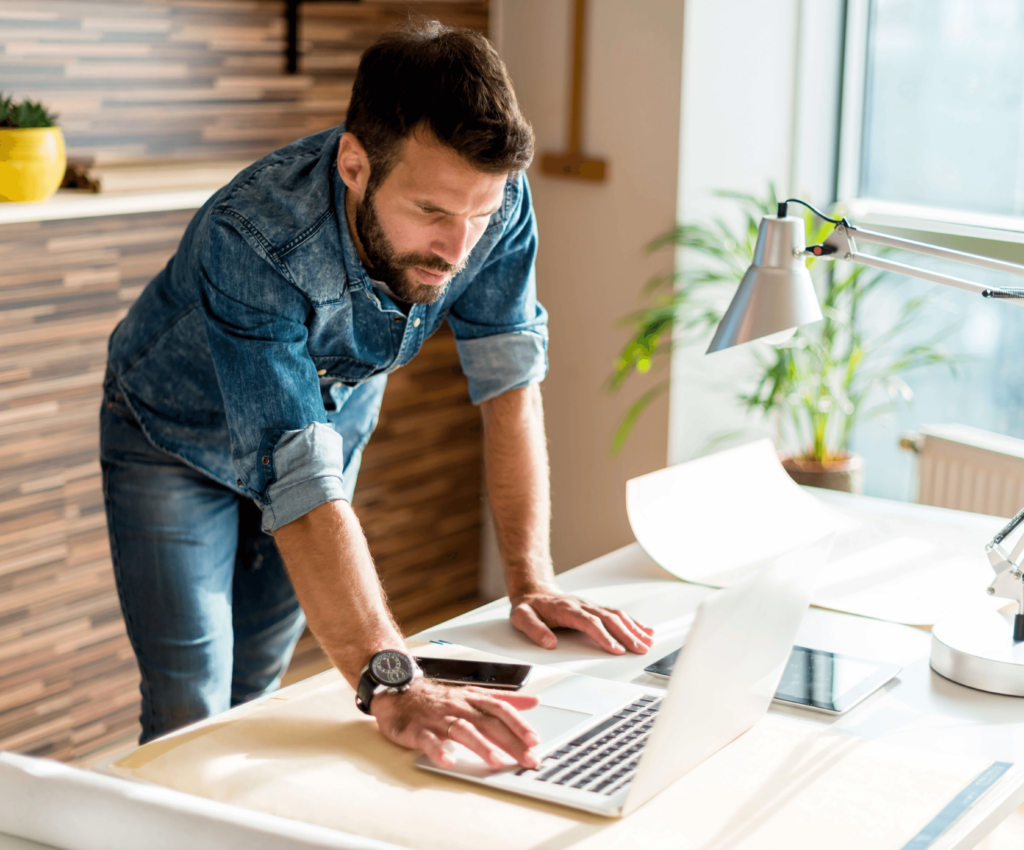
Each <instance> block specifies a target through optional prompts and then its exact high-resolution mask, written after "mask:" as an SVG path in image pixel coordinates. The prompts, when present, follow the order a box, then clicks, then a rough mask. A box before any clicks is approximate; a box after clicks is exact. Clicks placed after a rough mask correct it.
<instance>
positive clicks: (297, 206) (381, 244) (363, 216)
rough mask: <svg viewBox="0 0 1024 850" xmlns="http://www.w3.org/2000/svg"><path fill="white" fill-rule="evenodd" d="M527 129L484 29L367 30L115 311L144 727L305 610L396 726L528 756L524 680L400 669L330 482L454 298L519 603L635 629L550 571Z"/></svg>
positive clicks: (117, 487) (344, 499)
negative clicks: (334, 94)
mask: <svg viewBox="0 0 1024 850" xmlns="http://www.w3.org/2000/svg"><path fill="white" fill-rule="evenodd" d="M532 154H533V133H532V130H531V129H530V126H529V124H527V123H526V121H525V120H524V119H523V117H522V115H521V114H520V112H519V108H518V106H517V104H516V101H515V96H514V94H513V91H512V87H511V83H510V82H509V80H508V77H507V75H506V72H505V69H504V66H503V65H502V63H501V60H500V59H499V58H498V56H497V54H496V53H495V52H494V50H493V48H492V47H491V46H490V44H489V43H488V42H487V41H486V39H484V38H483V37H482V36H479V35H477V34H474V33H470V32H465V31H457V30H453V29H450V28H447V27H443V26H441V25H440V24H437V23H436V22H431V23H427V24H423V25H419V26H411V27H409V28H407V29H405V30H402V31H399V32H395V33H392V34H389V35H386V36H385V37H383V38H382V39H381V40H380V41H379V42H378V43H377V44H375V45H374V46H373V47H371V48H370V49H369V50H368V51H367V52H366V54H365V55H364V56H363V58H362V60H361V62H360V66H359V70H358V73H357V77H356V82H355V86H354V88H353V93H352V102H351V106H350V110H349V115H348V120H347V123H346V125H345V126H344V127H339V128H335V129H333V130H328V131H325V132H323V133H319V134H317V135H314V136H311V137H308V138H305V139H301V140H300V141H298V142H295V143H294V144H292V145H289V146H288V147H286V148H283V149H282V150H279V151H277V152H276V153H273V154H271V155H270V156H268V157H265V158H264V159H262V160H260V161H259V162H257V163H255V164H254V165H252V166H250V167H249V168H247V169H246V170H245V171H243V172H242V173H241V174H239V175H238V177H236V178H235V179H234V180H233V181H232V182H231V183H230V184H229V185H228V186H226V187H225V188H224V189H222V190H220V191H219V192H217V193H216V194H215V195H214V196H213V198H211V199H210V201H209V202H207V204H206V205H205V206H204V207H203V208H202V209H201V210H200V211H199V212H198V213H197V214H196V216H195V218H194V219H193V220H192V222H191V224H190V225H189V226H188V229H187V230H186V232H185V234H184V236H183V237H182V241H181V245H180V246H179V249H178V252H177V253H176V254H175V256H174V257H173V258H172V259H171V261H170V262H169V263H168V265H167V267H166V268H165V269H164V270H163V271H162V272H160V274H158V275H157V277H156V278H155V279H154V280H153V281H152V282H151V283H150V284H149V286H148V287H147V288H146V289H145V291H144V292H143V293H142V294H141V296H140V297H139V299H138V301H137V302H136V303H135V305H133V307H132V309H131V311H130V312H129V314H128V316H127V318H126V319H125V320H124V321H123V322H122V323H121V325H119V326H118V328H117V329H116V330H115V331H114V334H113V335H112V337H111V341H110V351H109V369H108V375H107V380H106V382H105V402H106V403H105V405H104V408H103V410H102V411H101V457H102V464H103V474H104V492H105V497H106V508H107V517H108V526H109V529H110V542H111V552H112V556H113V563H114V570H115V575H116V578H117V584H118V591H119V593H120V597H121V602H122V609H123V612H124V617H125V622H126V625H127V629H128V634H129V637H130V639H131V642H132V646H133V648H134V650H135V653H136V656H137V658H138V661H139V667H140V670H141V674H142V684H141V690H142V718H141V719H142V725H143V731H142V736H141V741H142V742H146V741H148V740H150V739H152V738H154V737H157V736H159V735H162V734H164V733H166V732H169V731H171V730H172V729H174V728H177V727H180V726H182V725H185V724H187V723H191V722H194V721H196V720H199V719H202V718H203V717H206V716H209V715H210V714H213V713H216V712H219V711H223V710H225V709H227V708H228V707H230V706H231V705H236V704H238V703H241V702H244V701H246V700H248V699H252V698H253V697H256V696H259V695H260V694H263V693H266V692H267V691H269V690H271V689H273V688H275V687H276V686H277V685H278V683H279V681H280V678H281V675H282V673H283V671H284V669H285V667H286V666H287V662H288V659H289V658H290V655H291V652H292V649H293V648H294V645H295V641H296V640H297V639H298V636H299V634H300V633H301V631H302V629H303V627H304V625H305V622H306V618H307V617H308V621H309V625H310V628H311V629H312V631H313V632H314V633H315V634H316V636H317V638H318V640H319V641H320V643H321V645H322V646H323V648H324V650H325V651H326V653H327V654H328V656H329V657H330V659H331V661H332V662H333V663H334V664H335V665H336V666H337V667H338V669H339V670H340V671H341V673H342V675H344V676H345V678H346V679H347V680H348V681H349V682H350V683H351V684H352V685H353V686H354V687H357V689H358V690H357V693H358V696H357V703H358V704H359V705H360V707H361V708H363V709H364V710H365V711H366V712H367V713H372V714H373V715H374V716H375V717H376V718H377V722H378V724H379V726H380V729H381V731H382V732H383V733H384V734H385V735H386V736H387V737H388V738H390V739H391V740H393V741H396V742H397V743H399V744H403V745H405V746H408V747H415V748H420V749H422V750H424V751H425V752H426V753H427V754H428V755H429V756H430V757H431V758H433V759H434V760H435V761H436V762H438V763H439V764H446V763H448V762H449V759H450V756H449V755H448V754H447V751H446V749H445V747H444V742H445V740H446V739H451V740H454V741H457V742H460V743H462V744H464V745H466V746H467V747H469V748H470V749H472V750H474V751H475V752H477V753H478V754H479V755H480V756H481V757H482V758H484V759H485V760H487V761H488V762H490V763H492V764H495V765H496V764H498V763H499V761H500V759H501V752H502V751H504V752H505V753H508V754H510V755H511V756H512V757H514V758H515V759H516V760H517V761H518V762H519V763H520V764H522V765H524V766H533V765H535V764H536V759H535V757H534V756H533V754H532V753H531V752H530V747H531V746H533V745H534V744H536V743H537V737H536V735H535V734H534V732H533V730H531V729H530V727H529V725H528V724H527V723H526V722H525V720H524V719H523V718H522V717H521V716H520V715H519V713H518V711H517V709H525V708H529V707H531V706H532V705H534V704H535V700H534V699H533V698H530V697H524V696H516V695H500V694H497V693H496V692H488V691H483V690H479V689H475V688H466V689H456V688H450V687H447V686H442V685H439V684H437V683H433V682H428V681H426V680H424V679H423V678H422V677H416V676H415V675H414V673H415V671H413V670H412V669H411V662H410V660H409V659H408V657H407V656H406V655H405V654H404V644H403V641H402V636H401V633H400V632H399V630H398V628H397V627H396V625H395V623H394V620H393V619H392V617H391V615H390V612H389V611H388V608H387V606H386V603H385V601H384V598H383V594H382V592H381V588H380V585H379V582H378V579H377V575H376V571H375V569H374V565H373V561H372V559H371V557H370V553H369V551H368V550H367V546H366V541H365V538H364V536H363V533H362V530H361V529H360V526H359V522H358V520H357V519H356V516H355V514H354V513H353V511H352V508H351V507H350V504H349V502H350V500H351V497H352V492H353V489H354V486H355V479H356V474H357V472H358V468H359V461H360V456H361V452H362V449H363V446H364V445H365V444H366V441H367V440H368V439H369V436H370V434H371V432H372V431H373V428H374V425H375V424H376V420H377V415H378V412H379V408H380V401H381V396H382V394H383V391H384V384H385V381H386V380H387V374H388V373H389V372H391V371H393V370H394V369H396V368H398V367H400V366H402V365H404V364H405V363H407V362H408V361H409V360H410V359H411V358H412V356H413V355H414V354H415V353H416V352H417V351H418V350H419V347H420V345H421V344H422V342H423V340H424V339H425V338H426V337H427V336H429V335H430V334H432V333H433V332H434V331H435V330H437V328H438V327H439V326H440V324H441V322H443V321H445V320H447V321H448V323H449V324H450V325H451V327H452V329H453V331H454V333H455V337H456V340H457V342H458V349H459V356H460V360H461V363H462V366H463V371H464V372H465V373H466V375H467V376H468V380H469V388H470V395H471V398H472V400H473V401H474V402H475V403H478V404H480V405H481V410H482V414H483V421H484V441H485V457H486V465H487V477H488V486H489V492H490V498H491V503H492V505H493V508H494V514H495V519H496V523H497V527H498V534H499V539H500V543H501V551H502V556H503V560H504V562H505V568H506V575H507V584H508V591H509V596H510V598H511V600H512V615H511V620H512V624H513V625H514V626H515V627H516V628H518V629H520V630H521V631H523V632H524V633H525V634H526V635H528V636H529V637H530V638H531V639H532V640H534V641H536V642H537V643H539V644H540V645H541V646H544V647H548V648H553V647H554V646H555V644H556V642H557V641H556V638H555V635H554V633H553V632H552V630H551V629H552V628H553V627H558V626H561V627H569V628H576V629H579V630H581V631H583V632H585V633H586V634H588V635H589V636H590V637H591V638H593V639H594V640H595V641H596V642H597V643H598V645H600V646H601V647H603V648H604V649H606V650H607V651H609V652H612V653H617V654H621V653H622V652H625V651H627V650H628V651H632V652H646V650H647V647H648V646H649V645H650V643H651V634H650V630H649V629H647V628H646V627H644V626H642V625H640V624H638V623H636V622H635V621H633V620H632V619H631V618H630V617H629V616H628V615H626V614H624V613H622V612H619V611H614V610H609V609H604V608H600V607H598V606H595V605H591V604H589V603H587V602H584V601H583V600H580V599H577V598H575V597H572V596H567V595H564V594H562V593H561V592H560V591H559V590H558V588H557V586H556V585H555V581H554V573H553V570H552V567H551V560H550V554H549V545H548V524H549V498H548V469H547V455H546V448H545V442H544V428H543V415H542V407H541V397H540V391H539V387H538V383H539V382H540V381H541V380H542V379H543V377H544V375H545V373H546V369H547V359H546V345H547V328H546V321H547V317H546V314H545V312H544V310H543V308H542V307H541V306H540V305H539V304H538V303H537V301H536V293H535V285H534V274H533V265H534V256H535V253H536V243H537V234H536V227H535V224H534V218H533V210H532V207H531V204H530V196H529V190H528V186H527V183H526V178H525V176H524V174H523V170H524V169H525V168H526V166H527V165H528V164H529V162H530V159H531V157H532ZM271 535H272V536H271ZM282 560H283V563H282ZM289 579H290V580H289ZM388 685H390V686H391V687H388Z"/></svg>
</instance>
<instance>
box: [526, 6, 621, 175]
mask: <svg viewBox="0 0 1024 850" xmlns="http://www.w3.org/2000/svg"><path fill="white" fill-rule="evenodd" d="M586 13H587V0H576V8H575V13H574V17H573V20H574V26H573V42H572V89H571V91H570V94H569V150H568V151H567V152H566V153H563V154H544V156H543V157H542V158H541V171H543V172H544V173H545V174H552V175H555V176H557V177H575V178H578V179H583V180H604V175H605V163H604V160H602V159H588V158H586V157H584V156H583V154H582V153H581V152H580V151H581V149H582V147H583V142H582V136H583V50H584V46H585V45H584V41H585V38H584V36H585V34H586Z"/></svg>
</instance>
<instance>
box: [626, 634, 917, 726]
mask: <svg viewBox="0 0 1024 850" xmlns="http://www.w3.org/2000/svg"><path fill="white" fill-rule="evenodd" d="M677 655H679V650H678V649H677V650H676V651H675V652H673V653H672V654H671V655H666V656H665V657H664V658H662V659H660V660H658V661H655V662H654V663H653V664H651V665H649V666H647V667H645V668H644V670H646V671H647V672H648V673H650V674H651V675H652V676H664V677H667V676H669V675H670V674H671V673H672V666H673V665H674V664H675V660H676V656H677ZM900 669H901V668H900V667H899V665H897V664H883V663H880V662H877V661H867V660H865V659H863V658H853V657H852V656H849V655H840V654H839V653H838V652H826V651H825V650H823V649H808V648H807V647H806V646H794V647H793V652H792V654H791V655H790V656H789V663H788V664H786V671H785V672H784V673H783V674H782V681H781V682H780V683H779V687H778V690H776V692H775V700H774V701H775V702H780V703H786V704H788V705H799V706H801V707H802V708H810V709H814V710H815V711H824V712H826V713H827V714H842V713H843V712H844V711H849V710H850V709H851V708H853V707H854V706H855V705H856V704H857V703H859V702H860V701H861V700H863V699H864V698H865V697H867V696H869V695H871V694H873V693H874V692H875V691H877V690H878V689H879V688H880V687H882V685H884V684H885V683H886V682H888V681H889V680H890V679H892V678H893V677H894V676H895V675H896V674H897V673H899V672H900Z"/></svg>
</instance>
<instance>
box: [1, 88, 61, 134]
mask: <svg viewBox="0 0 1024 850" xmlns="http://www.w3.org/2000/svg"><path fill="white" fill-rule="evenodd" d="M56 126H57V116H56V115H55V114H54V113H52V112H48V111H47V110H46V107H44V106H43V105H42V104H41V103H38V102H36V101H33V100H23V101H21V102H20V103H17V102H15V101H14V99H13V98H12V97H10V96H7V97H4V94H3V92H0V129H2V128H13V129H20V130H26V129H28V128H30V127H56Z"/></svg>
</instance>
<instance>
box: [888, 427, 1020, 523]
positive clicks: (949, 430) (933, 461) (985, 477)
mask: <svg viewBox="0 0 1024 850" xmlns="http://www.w3.org/2000/svg"><path fill="white" fill-rule="evenodd" d="M900 445H901V446H902V447H903V448H905V449H910V450H912V451H914V452H915V453H916V455H917V501H918V502H919V503H920V504H922V505H936V506H938V507H940V508H955V509H956V510H960V511H974V512H975V513H981V514H990V515H992V516H998V517H1011V516H1013V515H1014V514H1016V513H1017V511H1019V510H1020V509H1021V508H1022V507H1024V440H1018V439H1016V438H1015V437H1006V436H1003V435H1002V434H994V433H992V432H991V431H982V430H981V429H980V428H971V427H969V426H967V425H927V426H925V427H924V428H922V429H921V430H920V431H918V432H915V433H909V434H905V435H904V436H903V439H902V440H900Z"/></svg>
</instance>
